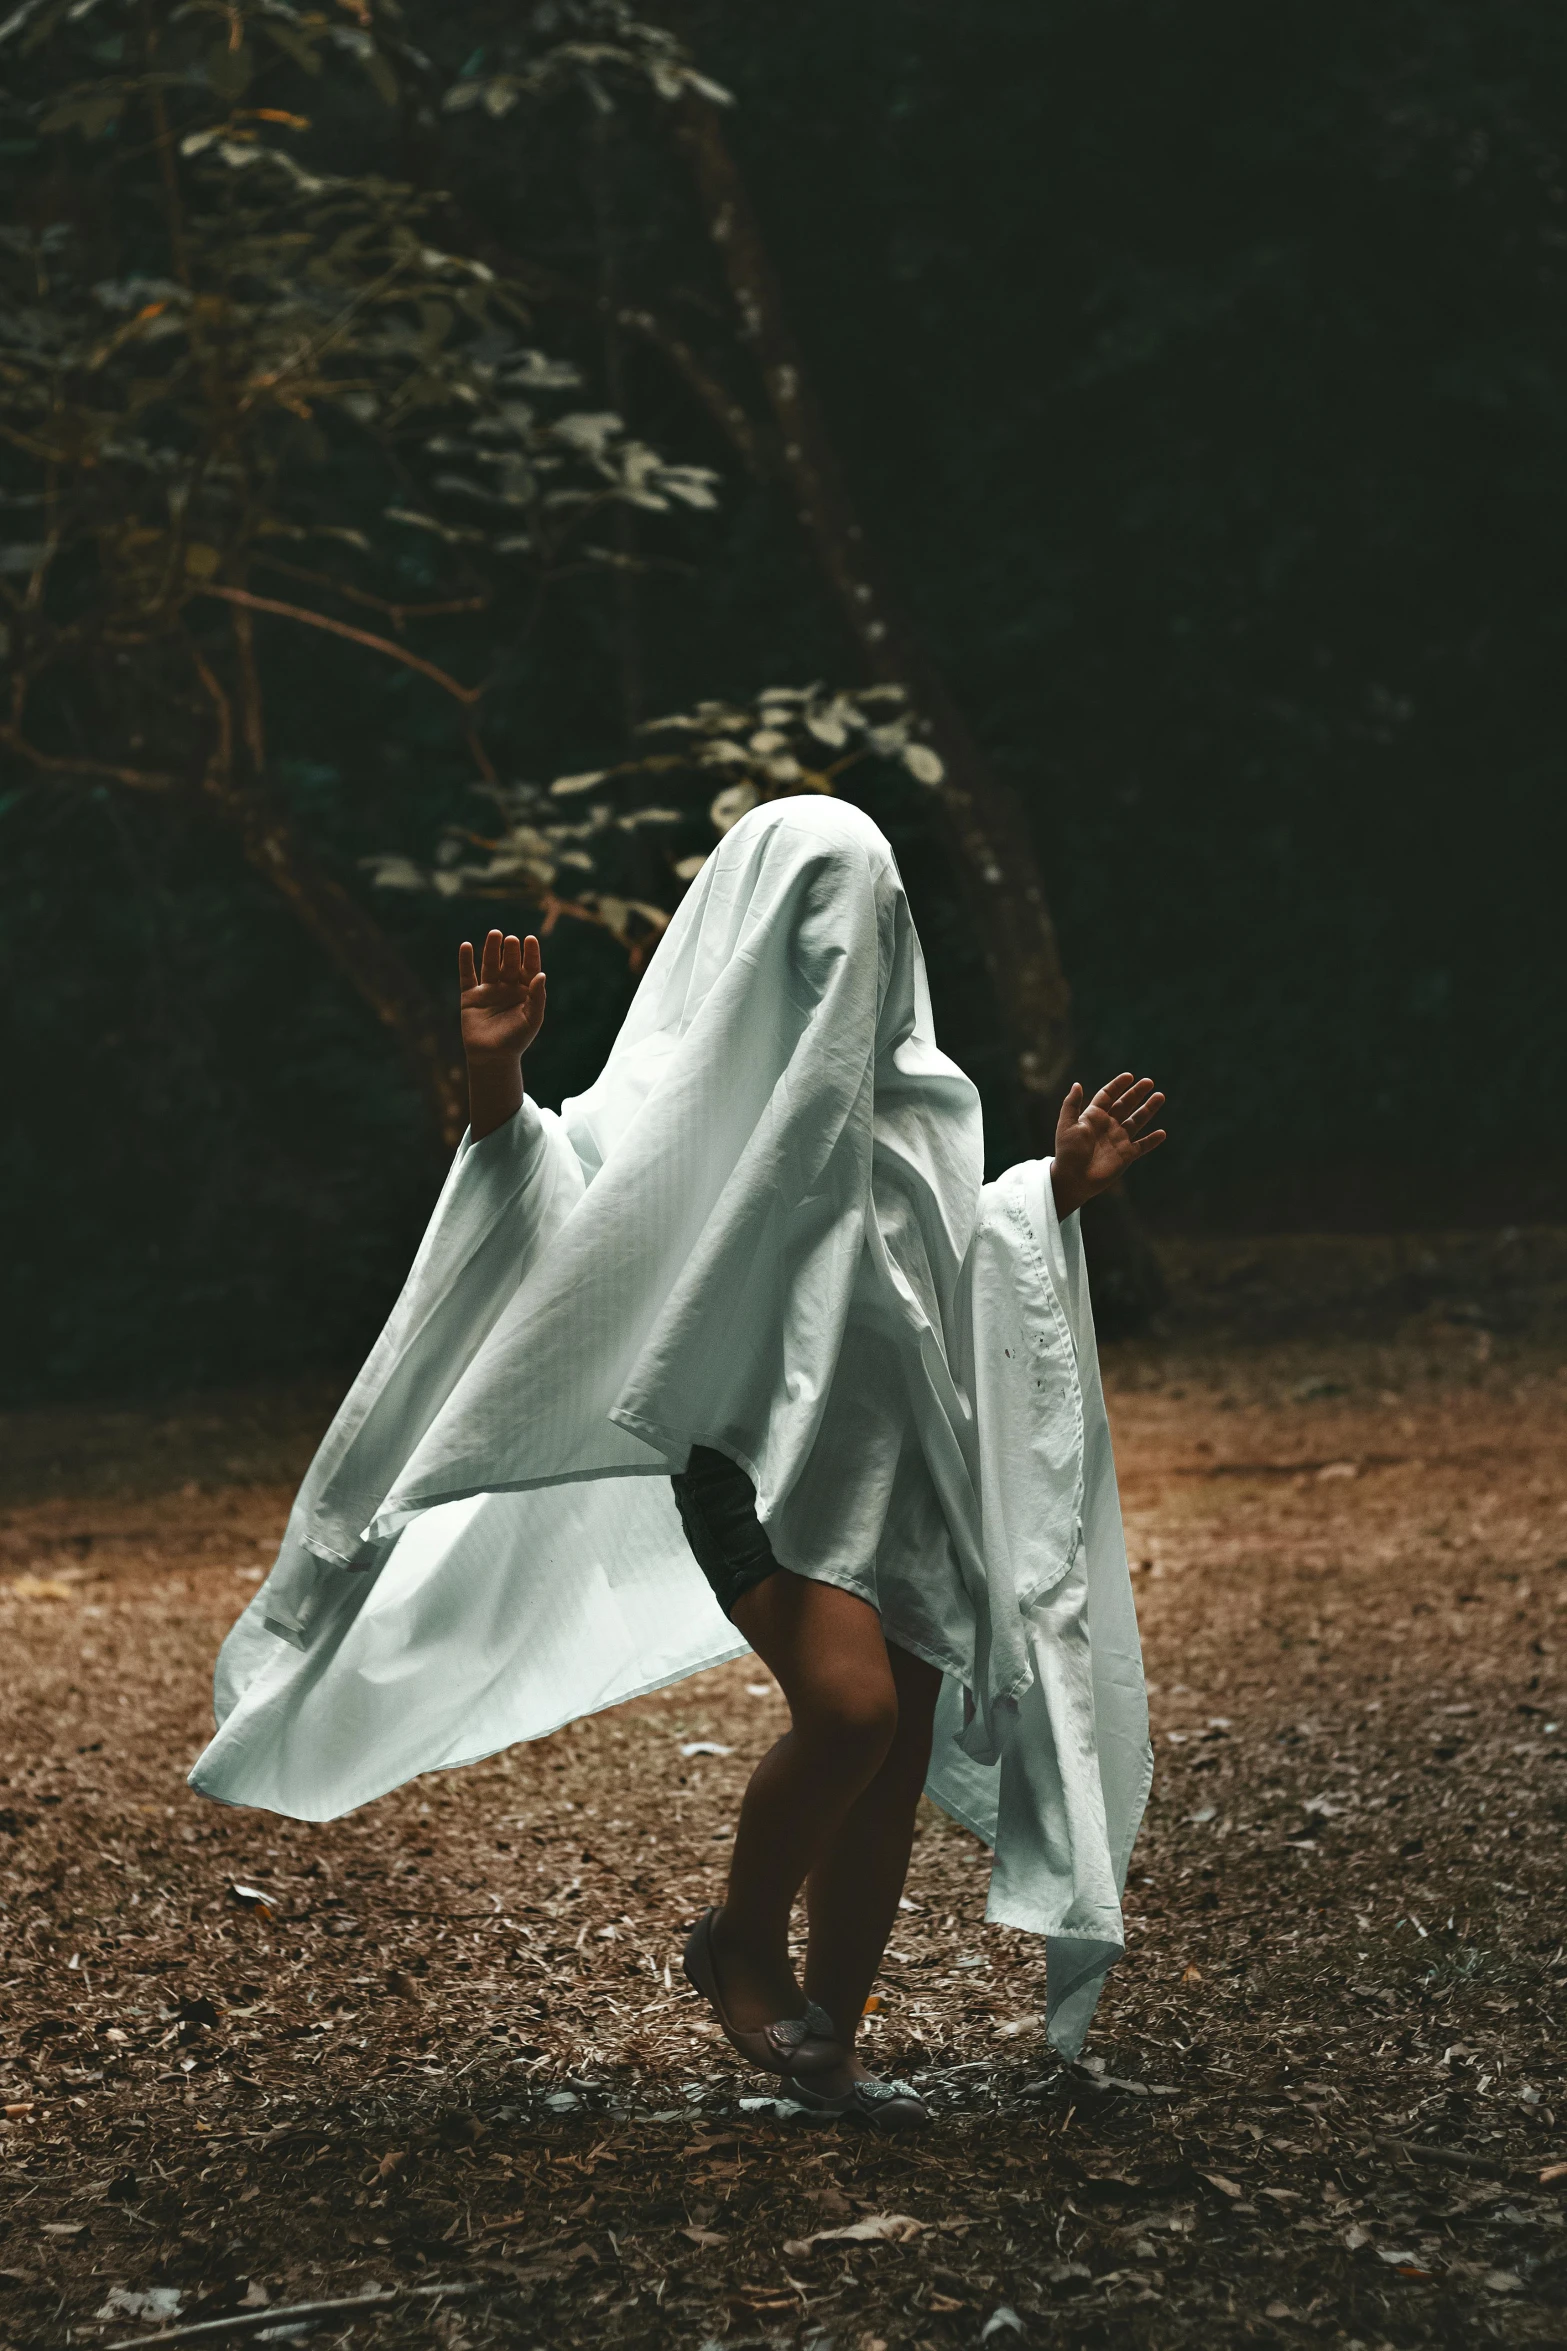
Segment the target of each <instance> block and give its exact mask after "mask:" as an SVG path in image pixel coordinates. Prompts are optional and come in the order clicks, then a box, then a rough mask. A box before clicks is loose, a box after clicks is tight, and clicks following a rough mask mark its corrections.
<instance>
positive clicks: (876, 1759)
mask: <svg viewBox="0 0 1567 2351" xmlns="http://www.w3.org/2000/svg"><path fill="white" fill-rule="evenodd" d="M795 1727H796V1729H797V1730H799V1731H801V1732H803V1733H804V1734H805V1735H806V1736H807V1737H808V1738H809V1739H810V1740H811V1742H812V1744H813V1745H815V1746H818V1747H824V1748H826V1749H828V1750H829V1751H830V1752H831V1754H832V1756H833V1758H834V1760H835V1761H836V1762H837V1763H838V1765H839V1766H840V1767H841V1768H842V1769H843V1770H844V1771H845V1772H847V1773H851V1774H853V1775H854V1776H855V1777H858V1778H864V1779H869V1778H870V1777H871V1775H872V1774H873V1773H874V1772H877V1771H879V1770H880V1769H881V1767H882V1764H883V1763H884V1762H885V1761H886V1759H887V1756H888V1755H889V1754H890V1753H891V1751H892V1748H893V1745H894V1743H895V1741H896V1739H897V1736H898V1693H897V1691H896V1690H895V1689H894V1688H893V1686H892V1682H891V1679H890V1677H889V1678H888V1679H886V1680H880V1679H868V1680H850V1679H848V1678H847V1677H845V1678H841V1679H840V1678H836V1677H835V1678H833V1679H832V1680H829V1681H825V1682H823V1683H820V1684H818V1686H817V1687H816V1688H814V1689H813V1690H812V1691H811V1692H810V1694H809V1696H808V1698H807V1699H806V1700H805V1701H804V1703H803V1704H801V1705H798V1706H797V1707H796V1709H795Z"/></svg>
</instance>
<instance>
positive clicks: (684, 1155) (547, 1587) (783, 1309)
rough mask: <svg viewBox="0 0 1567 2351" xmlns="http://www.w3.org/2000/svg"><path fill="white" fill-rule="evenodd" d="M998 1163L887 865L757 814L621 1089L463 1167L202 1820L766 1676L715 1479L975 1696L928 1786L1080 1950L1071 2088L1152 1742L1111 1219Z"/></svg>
mask: <svg viewBox="0 0 1567 2351" xmlns="http://www.w3.org/2000/svg"><path fill="white" fill-rule="evenodd" d="M982 1151H983V1141H982V1135H981V1128H980V1116H979V1106H978V1101H977V1098H976V1096H975V1094H974V1090H973V1088H972V1086H971V1085H970V1083H969V1081H968V1080H967V1079H966V1078H965V1077H964V1076H963V1074H962V1073H961V1071H959V1070H958V1069H957V1068H956V1067H955V1065H954V1064H953V1063H951V1062H950V1061H948V1060H947V1059H946V1057H945V1056H944V1055H943V1054H942V1053H941V1052H940V1051H939V1050H938V1048H937V1046H936V1043H935V1038H934V1033H933V1029H932V1023H931V1017H930V1003H929V995H928V990H927V987H926V981H925V972H924V966H923V962H922V959H921V956H920V949H919V942H918V939H917V937H916V935H915V932H914V927H913V923H912V921H911V919H910V916H909V911H908V905H907V901H906V899H905V896H904V893H903V888H902V883H901V880H900V879H899V876H898V872H897V868H896V864H895V862H894V860H893V857H892V853H891V851H890V849H889V848H888V846H887V843H886V842H885V840H884V839H883V837H882V835H881V834H880V833H879V832H878V831H877V829H876V827H875V826H874V825H873V824H871V823H870V821H869V819H867V818H865V817H864V816H862V815H860V814H858V813H857V812H856V811H855V810H853V809H850V808H848V807H846V806H845V805H844V804H843V803H842V802H838V801H833V800H823V799H815V798H797V799H790V800H786V801H782V802H777V803H773V804H772V805H770V806H768V807H764V808H760V809H757V810H755V811H753V812H752V814H751V815H749V816H748V817H746V818H744V819H743V820H742V822H741V823H740V824H739V825H737V826H736V827H735V828H734V830H733V831H732V832H731V833H730V834H729V835H728V836H727V837H726V839H725V840H724V842H723V843H722V844H721V845H720V847H719V849H718V850H717V851H715V853H714V855H713V856H712V857H711V858H710V859H709V860H708V863H707V865H706V866H705V867H704V869H703V871H702V874H701V875H700V876H699V878H698V880H697V881H696V882H695V884H694V885H693V886H692V889H691V890H690V892H689V893H688V894H687V897H686V899H685V900H684V902H683V904H682V906H681V908H680V910H679V912H678V914H677V915H676V917H675V919H674V921H673V922H672V923H671V925H670V928H669V930H668V932H667V933H666V935H665V937H664V939H663V941H662V942H661V943H660V946H659V948H658V951H657V953H656V954H655V955H654V957H653V959H652V961H651V963H650V965H649V968H648V971H647V974H646V976H645V977H644V980H643V982H642V985H641V987H640V989H639V990H638V993H637V997H636V1000H635V1002H634V1004H633V1006H632V1010H631V1013H630V1015H629V1017H628V1018H627V1021H626V1023H625V1026H624V1028H623V1029H622V1031H621V1034H620V1036H619V1037H618V1039H617V1040H616V1043H615V1046H614V1049H613V1051H612V1052H611V1055H610V1058H609V1061H608V1063H607V1064H606V1066H605V1069H604V1071H603V1074H602V1075H601V1077H600V1078H599V1079H598V1081H597V1083H596V1084H595V1085H594V1086H593V1087H592V1088H591V1089H590V1090H589V1092H588V1093H586V1094H585V1095H582V1096H580V1097H578V1098H577V1099H576V1100H575V1101H571V1102H568V1103H567V1104H566V1105H565V1106H564V1108H563V1110H562V1112H561V1114H560V1116H559V1117H558V1118H556V1117H555V1116H553V1115H552V1114H551V1113H549V1112H541V1111H539V1110H537V1109H535V1107H534V1106H533V1105H532V1103H531V1102H528V1103H525V1104H524V1106H523V1108H522V1110H521V1111H520V1112H519V1113H518V1115H517V1117H516V1118H514V1119H513V1120H511V1121H510V1122H509V1123H508V1124H507V1125H506V1126H505V1127H503V1128H501V1129H500V1130H499V1131H498V1132H497V1133H495V1134H493V1135H490V1136H488V1137H486V1138H485V1140H484V1141H483V1142H481V1143H478V1144H474V1143H472V1142H471V1141H465V1142H464V1144H463V1146H462V1147H461V1149H460V1150H459V1152H458V1155H457V1159H456V1161H455V1163H454V1165H453V1168H452V1170H451V1173H450V1176H449V1177H448V1180H447V1183H446V1186H445V1188H444V1190H443V1192H442V1194H441V1198H440V1200H439V1201H438V1203H437V1206H436V1209H435V1213H434V1215H433V1217H432V1219H431V1222H430V1226H429V1229H428V1231H427V1233H426V1235H425V1238H424V1241H423V1243H422V1244H421V1247H420V1250H419V1253H418V1256H417V1257H416V1259H415V1262H414V1265H413V1268H412V1270H411V1272H410V1274H409V1278H408V1282H407V1284H406V1286H405V1288H404V1291H403V1294H402V1296H401V1297H400V1298H399V1300H398V1302H397V1305H396V1306H395V1308H394V1309H393V1312H392V1315H391V1317H390V1319H389V1321H388V1323H387V1326H386V1329H385V1331H384V1332H383V1333H382V1335H381V1338H380V1339H379V1341H378V1342H377V1344H376V1347H375V1348H374V1350H373V1351H372V1353H371V1355H370V1357H369V1359H368V1361H367V1363H366V1365H365V1367H364V1369H363V1371H362V1372H361V1373H360V1375H359V1378H358V1379H357V1380H356V1382H355V1383H354V1386H353V1388H352V1389H351V1391H350V1393H349V1395H348V1397H347V1399H346V1401H345V1402H344V1405H343V1407H342V1409H341V1411H340V1412H339V1414H338V1416H337V1418H336V1420H335V1421H334V1422H333V1425H332V1427H331V1429H330V1430H329V1431H328V1433H327V1436H326V1438H325V1440H324V1441H323V1444H322V1446H321V1449H320V1451H319V1453H318V1454H317V1457H316V1460H315V1461H314V1463H313V1464H312V1466H311V1469H310V1471H309V1473H308V1475H307V1477H306V1479H305V1483H304V1485H303V1487H302V1488H301V1490H300V1494H299V1497H298V1499H297V1501H296V1503H295V1506H294V1510H293V1512H292V1514H291V1517H290V1521H289V1526H288V1530H287V1533H286V1535H285V1538H284V1542H283V1546H282V1549H281V1551H280V1553H279V1557H278V1560H277V1563H276V1565H275V1567H274V1568H273V1571H272V1573H271V1575H270V1576H269V1577H268V1579H267V1581H266V1583H265V1584H264V1585H263V1586H262V1588H261V1590H260V1592H259V1593H258V1594H257V1596H256V1599H255V1600H254V1601H253V1603H252V1605H251V1606H250V1608H249V1609H247V1611H246V1612H245V1615H244V1616H243V1617H242V1618H241V1619H240V1621H239V1623H238V1624H237V1625H236V1626H235V1628H234V1630H233V1632H232V1633H231V1634H230V1636H229V1638H228V1640H227V1641H226V1643H225V1644H224V1648H223V1652H222V1655H221V1657H220V1660H219V1666H218V1674H217V1713H218V1721H219V1728H218V1732H217V1736H216V1737H215V1738H214V1739H213V1741H212V1743H211V1745H210V1746H209V1747H208V1748H207V1750H206V1752H205V1753H204V1754H203V1755H202V1757H201V1758H200V1759H199V1761H198V1763H197V1764H196V1767H195V1769H194V1771H193V1772H192V1775H191V1778H192V1784H193V1785H194V1786H195V1787H197V1788H199V1789H200V1790H202V1791H203V1792H204V1793H206V1794H208V1795H211V1796H214V1797H217V1798H220V1799H222V1800H224V1801H227V1802H230V1803H239V1804H255V1805H263V1806H266V1807H269V1808H271V1809H273V1810H276V1811H279V1812H284V1813H288V1814H292V1815H294V1816H295V1817H298V1818H302V1819H325V1818H331V1817H334V1816H336V1815H337V1814H339V1813H341V1812H344V1811H347V1810H349V1809H351V1808H352V1807H353V1806H355V1805H358V1804H363V1803H365V1802H367V1801H369V1800H370V1799H371V1798H373V1797H375V1796H377V1795H380V1794H382V1793H384V1792H385V1791H386V1790H387V1789H388V1788H391V1787H394V1786H396V1785H398V1784H399V1783H400V1782H402V1781H404V1780H406V1779H408V1778H410V1777H412V1776H413V1775H414V1774H416V1773H418V1772H421V1771H428V1770H433V1769H438V1768H443V1767H447V1766H451V1765H455V1764H459V1763H464V1762H471V1761H473V1760H475V1759H476V1758H477V1757H479V1756H481V1755H484V1754H488V1753H491V1752H493V1751H494V1750H495V1749H496V1748H498V1747H502V1746H505V1745H508V1744H510V1743H512V1742H514V1741H516V1740H519V1739H527V1738H535V1737H539V1736H541V1735H542V1734H543V1733H545V1732H546V1731H549V1730H551V1729H554V1728H555V1727H557V1726H558V1725H559V1724H560V1723H562V1722H564V1721H568V1720H570V1719H572V1718H573V1717H575V1716H577V1715H579V1714H582V1713H585V1712H588V1711H591V1710H592V1709H594V1708H598V1707H603V1706H609V1705H613V1704H615V1703H617V1702H618V1701H620V1700H622V1699H624V1698H627V1697H630V1696H633V1695H635V1694H636V1693H638V1692H640V1691H644V1690H648V1689H652V1688H656V1687H658V1686H659V1685H660V1684H662V1683H665V1682H668V1681H671V1680H674V1679H676V1678H678V1677H679V1676H681V1675H684V1674H687V1673H691V1672H694V1671H696V1670H698V1669H699V1668H701V1667H703V1666H705V1665H709V1664H711V1663H713V1662H715V1661H716V1660H718V1659H720V1658H723V1657H726V1656H732V1655H734V1654H737V1653H738V1652H739V1651H740V1650H741V1649H742V1648H743V1643H742V1642H741V1641H740V1640H739V1639H738V1637H737V1636H736V1634H735V1631H734V1628H733V1626H732V1625H731V1624H730V1623H729V1622H728V1620H727V1619H726V1618H725V1617H724V1616H723V1615H722V1613H721V1612H720V1610H719V1609H718V1607H717V1604H716V1603H715V1601H714V1600H713V1598H712V1595H711V1593H710V1592H709V1589H708V1587H707V1584H706V1582H705V1580H704V1579H703V1577H702V1575H701V1573H700V1570H699V1569H698V1568H697V1566H696V1564H695V1562H694V1560H693V1559H692V1558H691V1555H690V1552H689V1550H688V1548H687V1546H686V1543H685V1539H684V1535H683V1532H682V1530H681V1526H680V1521H679V1517H678V1514H677V1512H676V1510H675V1507H674V1502H673V1498H672V1496H671V1493H670V1489H669V1483H668V1480H669V1475H670V1472H671V1470H673V1469H678V1468H681V1467H683V1465H684V1463H685V1460H686V1457H687V1454H688V1453H689V1450H690V1448H691V1446H692V1445H693V1444H703V1445H709V1446H712V1447H714V1448H715V1449H717V1450H718V1451H720V1452H723V1453H726V1454H728V1455H729V1456H730V1457H731V1458H732V1459H734V1460H736V1461H737V1462H739V1463H740V1464H741V1465H742V1466H743V1467H744V1469H745V1470H746V1472H747V1474H748V1476H750V1477H751V1479H752V1481H753V1483H754V1484H755V1486H756V1489H757V1511H758V1515H759V1517H760V1518H761V1519H762V1521H763V1522H764V1524H765V1525H766V1526H767V1530H768V1535H769V1539H770V1541H771V1543H772V1546H773V1550H774V1552H775V1555H776V1556H777V1557H778V1559H779V1560H780V1561H781V1562H782V1563H783V1564H784V1565H785V1566H787V1567H790V1568H793V1569H794V1570H796V1572H798V1573H800V1574H803V1575H807V1576H813V1577H816V1578H818V1579H820V1580H824V1581H827V1582H831V1583H835V1584H839V1585H841V1586H843V1587H844V1588H845V1589H848V1590H851V1591H854V1592H857V1593H859V1594H860V1595H861V1596H862V1597H864V1598H865V1599H866V1600H868V1601H869V1602H870V1603H871V1604H872V1605H874V1606H876V1607H877V1608H878V1609H879V1610H880V1612H881V1616H882V1621H883V1625H884V1627H885V1630H886V1632H887V1635H888V1637H889V1639H892V1640H894V1641H896V1642H898V1643H899V1644H900V1645H901V1646H903V1647H905V1648H907V1649H909V1650H911V1651H912V1652H914V1653H915V1654H916V1655H919V1656H922V1657H925V1658H927V1659H928V1660H929V1661H930V1662H931V1663H933V1664H935V1665H936V1666H938V1667H939V1668H940V1669H941V1671H942V1672H943V1675H944V1676H945V1682H944V1690H943V1698H942V1704H941V1709H940V1714H939V1717H938V1737H937V1746H936V1753H935V1757H934V1759H933V1763H932V1767H931V1777H930V1792H931V1794H932V1795H933V1797H935V1798H936V1800H937V1801H938V1802H941V1803H942V1804H944V1805H945V1806H946V1807H947V1808H948V1809H949V1810H950V1811H952V1812H953V1813H954V1814H955V1815H956V1816H957V1817H958V1818H960V1819H962V1820H964V1821H966V1822H967V1823H968V1824H969V1825H970V1826H972V1827H973V1828H975V1829H976V1830H977V1831H978V1832H979V1833H980V1834H981V1835H983V1836H984V1837H986V1838H987V1840H988V1841H989V1842H991V1843H992V1844H993V1845H994V1846H995V1847H996V1854H997V1863H996V1869H995V1872H994V1876H993V1881H992V1892H991V1903H990V1913H989V1914H990V1916H991V1917H993V1918H996V1919H999V1920H1002V1921H1004V1922H1005V1923H1008V1924H1013V1925H1019V1926H1027V1927H1030V1928H1033V1929H1035V1930H1036V1931H1039V1932H1042V1933H1044V1934H1045V1935H1046V1936H1047V1937H1048V1938H1049V1940H1048V1942H1047V1983H1048V1988H1047V2016H1048V2021H1049V2029H1050V2033H1051V2037H1052V2039H1053V2040H1054V2041H1055V2042H1056V2045H1057V2046H1058V2047H1061V2048H1063V2049H1066V2050H1067V2051H1068V2052H1069V2053H1070V2052H1075V2050H1076V2048H1078V2047H1080V2046H1081V2040H1082V2035H1083V2033H1084V2032H1085V2031H1086V2029H1087V2024H1088V2019H1089V2016H1090V2015H1091V2013H1092V2007H1093V2001H1094V1998H1095V1997H1096V1996H1097V1991H1098V1987H1099V1984H1100V1982H1101V1981H1102V1977H1103V1973H1104V1969H1105V1967H1106V1966H1107V1965H1108V1964H1109V1962H1110V1960H1111V1959H1112V1958H1113V1957H1114V1956H1115V1955H1116V1954H1117V1953H1118V1952H1119V1950H1120V1949H1121V1946H1122V1933H1121V1918H1120V1903H1119V1895H1120V1890H1121V1887H1122V1886H1123V1885H1124V1881H1125V1874H1126V1866H1127V1861H1128V1859H1129V1855H1130V1850H1131V1845H1132V1840H1133V1838H1134V1836H1135V1833H1136V1828H1137V1823H1138V1820H1139V1819H1140V1817H1141V1812H1142V1807H1143V1803H1144V1801H1145V1799H1146V1793H1147V1786H1148V1779H1149V1772H1150V1768H1151V1767H1150V1758H1149V1750H1148V1741H1147V1718H1146V1707H1145V1704H1144V1700H1143V1692H1142V1676H1141V1665H1140V1658H1139V1651H1138V1645H1137V1633H1136V1624H1135V1619H1134V1616H1133V1613H1132V1606H1131V1593H1130V1583H1129V1579H1128V1576H1127V1570H1126V1557H1125V1550H1124V1546H1123V1545H1122V1542H1121V1534H1120V1517H1119V1509H1118V1505H1117V1501H1116V1492H1115V1473H1114V1466H1113V1462H1112V1460H1111V1455H1110V1444H1109V1431H1108V1425H1107V1423H1106V1420H1105V1414H1104V1405H1103V1398H1102V1393H1101V1390H1100V1386H1099V1378H1098V1366H1097V1357H1096V1355H1095V1350H1094V1340H1093V1324H1092V1316H1091V1312H1090V1309H1089V1304H1088V1292H1087V1283H1086V1276H1085V1273H1084V1269H1083V1264H1082V1253H1081V1247H1080V1244H1079V1241H1078V1236H1077V1230H1076V1220H1075V1219H1072V1220H1070V1221H1069V1222H1068V1223H1067V1224H1066V1225H1065V1226H1063V1225H1061V1224H1060V1223H1059V1221H1058V1220H1057V1218H1056V1215H1055V1209H1054V1203H1053V1199H1052V1196H1051V1187H1050V1184H1049V1181H1048V1171H1047V1169H1046V1167H1045V1164H1044V1163H1042V1162H1033V1163H1029V1164H1028V1165H1025V1166H1024V1167H1022V1168H1015V1169H1013V1170H1011V1171H1010V1172H1009V1174H1008V1175H1006V1176H1005V1177H1003V1178H1002V1179H1001V1181H1000V1182H999V1183H998V1184H994V1185H990V1186H984V1187H982V1185H981V1165H982Z"/></svg>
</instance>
